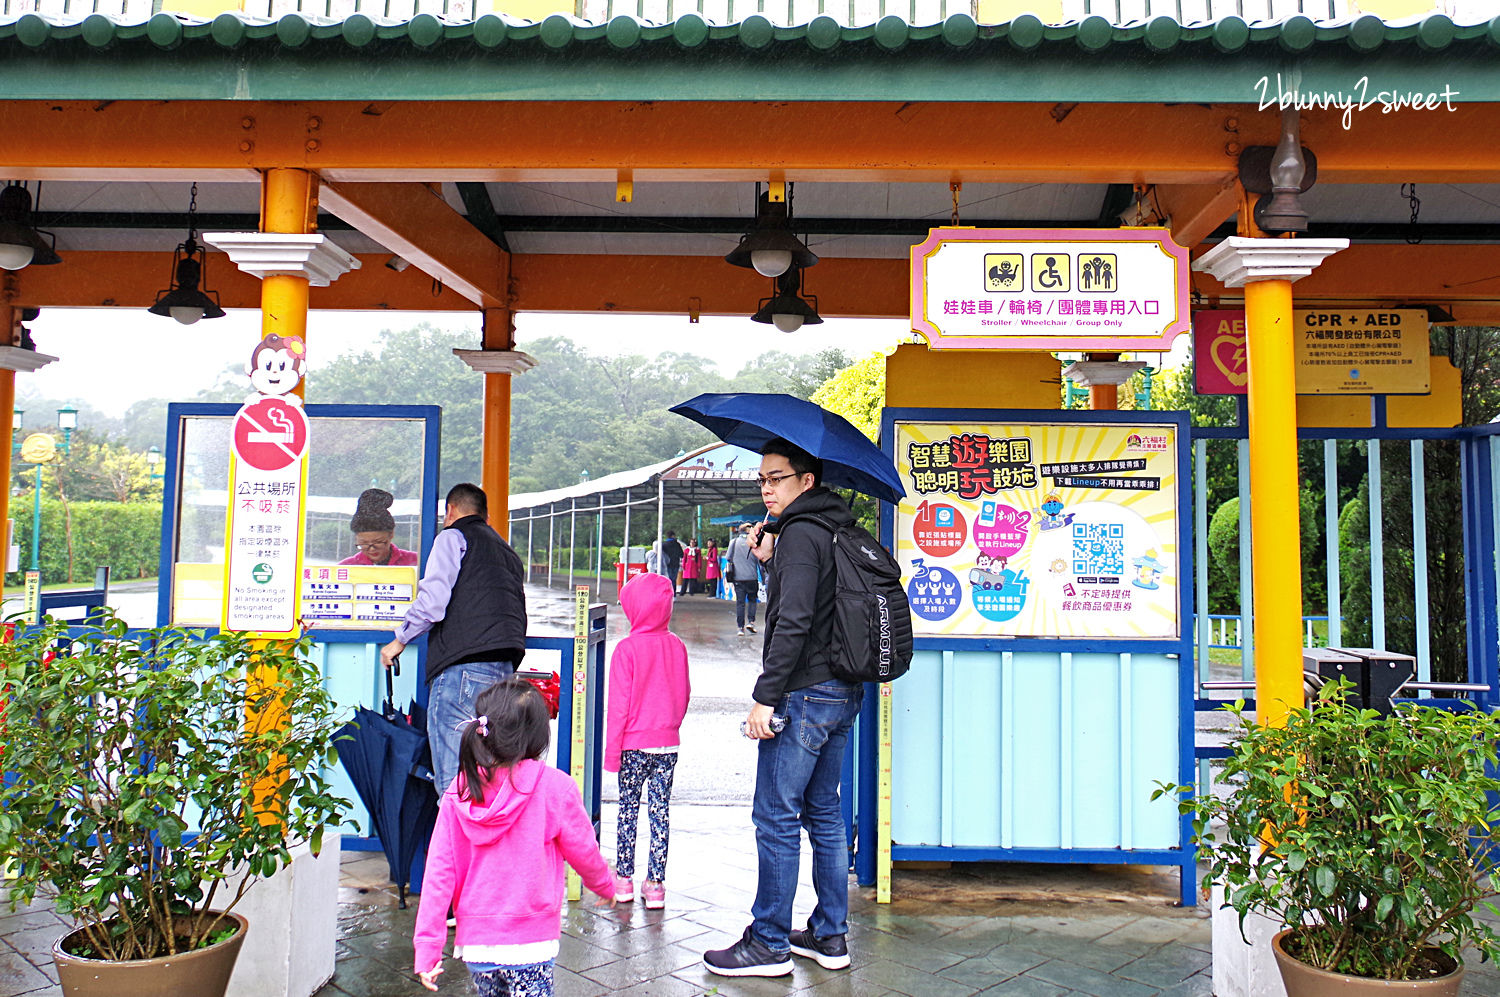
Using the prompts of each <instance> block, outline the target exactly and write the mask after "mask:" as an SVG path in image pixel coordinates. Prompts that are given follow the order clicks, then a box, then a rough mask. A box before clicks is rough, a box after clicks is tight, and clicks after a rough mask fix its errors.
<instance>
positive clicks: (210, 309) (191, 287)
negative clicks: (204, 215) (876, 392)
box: [146, 183, 224, 325]
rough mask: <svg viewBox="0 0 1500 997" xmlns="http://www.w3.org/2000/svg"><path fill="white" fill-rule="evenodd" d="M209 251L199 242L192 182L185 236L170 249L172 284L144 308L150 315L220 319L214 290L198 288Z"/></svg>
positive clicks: (195, 188)
mask: <svg viewBox="0 0 1500 997" xmlns="http://www.w3.org/2000/svg"><path fill="white" fill-rule="evenodd" d="M207 257H208V250H207V249H205V248H204V247H203V245H202V244H201V243H200V242H199V241H198V185H197V184H196V183H195V184H193V190H192V194H191V198H190V200H189V201H188V237H187V239H186V241H184V242H180V243H178V244H177V248H176V249H175V250H173V252H172V278H173V279H172V283H171V286H170V287H168V288H167V289H166V290H165V291H161V292H160V293H158V294H157V295H156V304H154V305H152V306H151V307H150V308H148V309H146V310H147V311H148V312H150V313H151V314H152V315H162V316H167V315H170V316H171V317H172V318H174V319H176V320H177V321H179V322H181V323H182V324H183V325H192V324H193V323H194V322H196V321H198V320H199V319H201V318H223V317H224V309H223V308H220V307H219V295H218V292H216V291H208V290H202V289H200V288H199V287H198V285H199V283H200V282H201V281H202V280H203V277H204V264H205V263H206V261H207Z"/></svg>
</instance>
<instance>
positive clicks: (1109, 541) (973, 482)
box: [895, 422, 1182, 639]
mask: <svg viewBox="0 0 1500 997" xmlns="http://www.w3.org/2000/svg"><path fill="white" fill-rule="evenodd" d="M1177 448H1178V439H1177V427H1176V426H1175V425H1171V424H1166V425H1150V424H1139V423H1131V424H1101V423H1078V422H1068V423H1061V422H1059V423H1046V422H1037V423H1029V424H1025V425H1009V424H1007V425H998V424H974V423H969V424H952V423H932V422H898V423H896V468H897V470H898V471H899V472H900V474H901V476H902V478H903V480H904V482H905V484H906V494H907V498H906V499H905V500H903V501H902V502H901V504H900V506H899V507H898V508H897V510H896V533H895V535H896V559H897V560H898V561H899V562H900V563H901V567H902V576H903V578H904V579H905V580H906V587H907V595H908V597H909V598H910V600H911V609H912V622H913V625H914V627H915V630H916V633H917V634H919V635H926V636H944V637H985V636H1008V637H1091V638H1106V639H1119V638H1126V639H1129V638H1142V639H1149V638H1158V639H1159V638H1173V637H1177V636H1178V635H1179V633H1180V629H1181V620H1180V619H1179V608H1178V607H1179V603H1180V599H1179V592H1178V586H1179V585H1180V584H1181V583H1182V579H1181V578H1180V577H1178V515H1179V509H1178V501H1177V491H1178V489H1177Z"/></svg>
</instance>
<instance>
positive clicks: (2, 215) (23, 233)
mask: <svg viewBox="0 0 1500 997" xmlns="http://www.w3.org/2000/svg"><path fill="white" fill-rule="evenodd" d="M56 247H57V237H56V236H55V235H53V234H52V233H51V232H41V231H38V230H37V229H36V228H35V227H33V226H32V224H31V192H30V191H28V190H27V189H26V188H25V187H24V186H22V185H21V184H20V183H17V182H11V183H9V184H6V185H5V187H4V189H0V269H5V270H20V269H21V268H22V267H25V266H30V265H32V264H35V265H36V266H39V267H46V266H51V265H52V264H54V263H61V262H62V257H61V256H58V255H57V248H56Z"/></svg>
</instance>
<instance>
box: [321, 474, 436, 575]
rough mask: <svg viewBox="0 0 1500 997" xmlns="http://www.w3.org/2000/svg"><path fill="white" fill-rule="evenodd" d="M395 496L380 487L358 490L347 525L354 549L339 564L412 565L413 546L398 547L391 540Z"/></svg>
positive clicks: (394, 529) (415, 554) (393, 529)
mask: <svg viewBox="0 0 1500 997" xmlns="http://www.w3.org/2000/svg"><path fill="white" fill-rule="evenodd" d="M395 500H396V499H395V496H393V495H392V494H391V493H390V492H388V491H386V490H384V489H382V488H366V489H365V490H364V491H363V492H361V493H360V496H359V503H358V505H357V506H356V507H355V509H354V515H353V516H351V517H350V519H349V529H350V530H351V531H352V532H353V533H354V553H353V554H351V555H350V556H349V557H346V558H344V559H343V560H342V561H340V562H339V563H340V564H374V565H381V566H385V565H395V566H398V567H404V566H411V567H416V564H417V561H418V557H417V552H416V551H414V550H402V549H401V548H400V547H397V546H396V545H395V544H393V543H392V542H391V538H392V537H394V536H395V535H396V520H395V518H394V517H393V516H392V515H391V503H392V502H394V501H395Z"/></svg>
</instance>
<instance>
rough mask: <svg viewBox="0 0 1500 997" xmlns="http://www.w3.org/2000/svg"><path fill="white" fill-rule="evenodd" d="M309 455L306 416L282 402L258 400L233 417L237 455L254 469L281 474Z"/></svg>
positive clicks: (235, 451) (267, 399)
mask: <svg viewBox="0 0 1500 997" xmlns="http://www.w3.org/2000/svg"><path fill="white" fill-rule="evenodd" d="M305 453H307V413H305V412H303V411H302V409H301V408H299V407H298V406H296V405H291V404H289V403H287V402H285V401H283V400H281V399H280V398H259V399H256V400H255V401H253V402H250V403H249V404H247V405H245V406H244V407H243V408H241V409H240V410H239V412H237V413H236V414H235V417H234V454H235V456H236V457H238V458H239V459H240V460H242V461H244V462H245V463H246V464H249V465H250V466H251V467H256V468H259V469H260V470H262V471H279V470H281V469H282V468H284V467H287V466H288V465H290V464H293V463H295V462H296V461H298V460H301V459H302V455H303V454H305Z"/></svg>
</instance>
